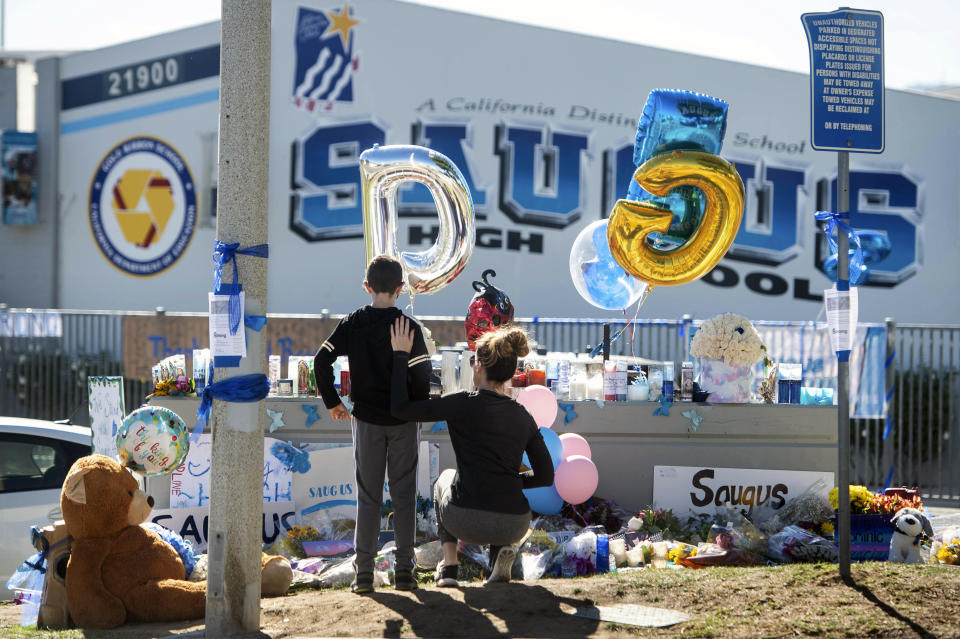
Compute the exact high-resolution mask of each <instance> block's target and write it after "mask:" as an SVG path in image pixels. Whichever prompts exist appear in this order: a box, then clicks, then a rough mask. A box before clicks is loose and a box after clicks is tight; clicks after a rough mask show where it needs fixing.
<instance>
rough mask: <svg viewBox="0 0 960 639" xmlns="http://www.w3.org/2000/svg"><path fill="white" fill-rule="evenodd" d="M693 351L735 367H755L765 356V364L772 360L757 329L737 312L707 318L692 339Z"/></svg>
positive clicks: (694, 354) (700, 355)
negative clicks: (768, 356)
mask: <svg viewBox="0 0 960 639" xmlns="http://www.w3.org/2000/svg"><path fill="white" fill-rule="evenodd" d="M690 354H691V355H693V356H694V357H703V358H708V359H718V360H721V361H723V362H724V363H726V364H729V365H733V366H753V365H754V364H756V363H757V362H759V361H760V360H761V359H762V360H764V365H769V363H770V361H769V359H768V358H767V347H766V346H764V344H763V340H761V339H760V334H759V333H758V332H757V329H755V328H754V327H753V324H751V323H750V320H748V319H747V318H746V317H744V316H743V315H737V314H736V313H723V314H722V315H717V316H716V317H712V318H710V319H708V320H707V321H705V322H704V323H703V324H702V325H701V326H700V328H699V329H698V330H697V332H696V333H695V334H694V336H693V340H692V341H691V342H690Z"/></svg>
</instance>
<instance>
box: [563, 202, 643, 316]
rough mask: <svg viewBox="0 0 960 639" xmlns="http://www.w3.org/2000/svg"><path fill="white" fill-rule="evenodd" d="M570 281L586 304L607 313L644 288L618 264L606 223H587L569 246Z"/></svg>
mask: <svg viewBox="0 0 960 639" xmlns="http://www.w3.org/2000/svg"><path fill="white" fill-rule="evenodd" d="M570 279H571V280H572V281H573V285H574V288H576V289H577V292H578V293H579V294H580V296H581V297H582V298H583V299H585V300H586V301H587V302H589V303H590V304H592V305H593V306H596V307H597V308H602V309H605V310H608V311H619V310H622V309H624V308H627V307H628V306H630V305H631V304H633V303H634V302H636V301H637V300H638V299H640V297H641V295H643V293H644V292H645V291H646V290H647V285H646V284H644V283H643V282H641V281H640V280H638V279H636V278H635V277H633V276H632V275H630V274H629V273H627V272H626V271H625V270H623V267H622V266H620V265H619V264H617V262H616V260H614V259H613V254H612V253H611V252H610V246H609V244H607V220H597V221H596V222H592V223H591V224H588V225H587V226H586V227H584V228H583V230H581V231H580V233H579V234H578V235H577V239H575V240H574V241H573V246H572V247H570Z"/></svg>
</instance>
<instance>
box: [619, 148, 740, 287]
mask: <svg viewBox="0 0 960 639" xmlns="http://www.w3.org/2000/svg"><path fill="white" fill-rule="evenodd" d="M633 179H634V180H636V181H637V183H638V184H640V186H642V187H643V188H644V189H646V190H647V191H648V192H650V193H652V194H653V195H658V196H666V195H667V194H668V193H669V192H670V190H671V189H674V188H676V187H678V186H682V185H690V186H695V187H697V188H699V189H700V190H701V191H703V193H704V195H705V196H706V202H707V204H706V210H704V212H703V219H702V220H701V221H700V226H699V227H698V228H697V229H696V230H695V231H694V233H693V235H691V236H690V239H689V240H688V241H687V242H686V243H685V244H684V245H683V246H681V247H679V248H677V249H675V250H673V251H670V252H663V251H659V250H657V249H655V248H653V247H651V246H650V245H649V244H648V243H647V236H648V235H649V234H650V233H653V232H655V231H658V232H660V233H666V232H667V230H668V229H669V228H670V221H671V219H673V214H672V213H671V212H670V210H669V209H667V208H662V207H660V206H657V205H655V204H652V203H650V202H634V201H631V200H618V201H617V203H616V205H614V207H613V211H612V212H611V213H610V221H609V222H608V223H607V241H608V242H609V243H610V251H611V253H613V257H614V259H615V260H616V261H617V263H618V264H620V266H622V267H623V268H624V270H626V271H627V272H628V273H630V274H631V275H633V276H634V277H636V278H638V279H640V280H643V281H644V282H647V283H648V284H650V285H652V286H677V285H679V284H686V283H687V282H692V281H694V280H697V279H699V278H701V277H703V276H704V275H706V274H707V273H708V272H710V270H711V269H712V268H713V267H714V266H716V265H717V262H719V261H720V258H721V257H723V256H724V254H725V253H726V252H727V249H729V248H730V245H731V244H733V240H734V238H735V237H736V236H737V231H738V230H739V229H740V220H741V218H742V217H743V181H741V180H740V176H739V175H738V174H737V171H736V170H735V169H734V168H733V165H732V164H730V163H729V162H727V161H726V160H724V159H723V158H720V157H718V156H716V155H713V154H712V153H703V152H700V151H674V152H672V153H664V154H663V155H658V156H656V157H654V158H651V159H650V160H648V161H646V162H644V163H643V164H642V165H641V166H640V168H638V169H637V171H636V173H634V174H633Z"/></svg>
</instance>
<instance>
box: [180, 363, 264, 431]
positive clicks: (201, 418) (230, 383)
mask: <svg viewBox="0 0 960 639" xmlns="http://www.w3.org/2000/svg"><path fill="white" fill-rule="evenodd" d="M269 392H270V379H269V378H268V377H267V376H266V375H264V374H263V373H252V374H250V375H239V376H237V377H228V378H227V379H224V380H220V381H219V382H214V383H213V384H210V385H208V386H207V387H206V388H204V389H203V392H201V393H200V408H199V409H198V410H197V425H196V426H194V428H193V432H192V433H191V434H190V441H191V442H196V441H197V440H198V439H200V433H202V432H203V427H204V426H206V424H207V421H208V420H209V419H210V409H211V408H212V407H213V400H215V399H219V400H222V401H225V402H259V401H260V400H261V399H264V398H265V397H266V396H267V394H268V393H269Z"/></svg>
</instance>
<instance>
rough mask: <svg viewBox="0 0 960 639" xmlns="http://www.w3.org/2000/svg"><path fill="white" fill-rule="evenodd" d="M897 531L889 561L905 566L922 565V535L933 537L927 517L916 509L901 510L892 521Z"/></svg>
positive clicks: (891, 540)
mask: <svg viewBox="0 0 960 639" xmlns="http://www.w3.org/2000/svg"><path fill="white" fill-rule="evenodd" d="M891 521H892V522H893V527H894V528H895V529H896V531H895V532H894V533H893V537H892V538H891V539H890V555H889V556H888V557H887V561H896V562H899V563H903V564H919V563H922V561H923V560H922V559H921V558H920V534H921V533H926V535H927V536H928V537H932V536H933V527H931V526H930V520H929V519H927V517H926V515H924V514H923V513H921V512H920V511H919V510H917V509H916V508H901V509H900V510H898V511H897V513H896V514H895V515H894V516H893V519H892V520H891Z"/></svg>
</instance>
